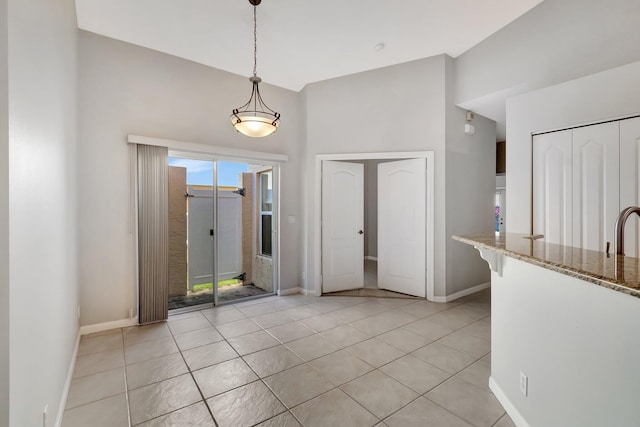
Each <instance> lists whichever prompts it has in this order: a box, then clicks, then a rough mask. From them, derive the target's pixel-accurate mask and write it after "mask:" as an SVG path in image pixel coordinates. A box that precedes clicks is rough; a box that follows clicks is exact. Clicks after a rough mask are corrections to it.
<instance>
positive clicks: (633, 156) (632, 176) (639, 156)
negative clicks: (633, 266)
mask: <svg viewBox="0 0 640 427" xmlns="http://www.w3.org/2000/svg"><path fill="white" fill-rule="evenodd" d="M639 165H640V117H636V118H635V119H628V120H622V121H621V122H620V210H622V209H624V208H626V207H628V206H640V167H639ZM639 224H640V219H639V218H638V217H637V215H633V216H631V217H630V218H629V220H628V221H627V224H626V227H625V233H624V242H625V243H624V252H625V255H628V256H633V257H636V258H637V257H638V256H640V227H639Z"/></svg>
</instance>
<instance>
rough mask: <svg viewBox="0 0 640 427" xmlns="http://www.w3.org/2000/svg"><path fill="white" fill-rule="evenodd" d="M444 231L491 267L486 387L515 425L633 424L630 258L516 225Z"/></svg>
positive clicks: (635, 303) (635, 322) (639, 379)
mask: <svg viewBox="0 0 640 427" xmlns="http://www.w3.org/2000/svg"><path fill="white" fill-rule="evenodd" d="M453 238H454V239H455V240H458V241H460V242H463V243H466V244H469V245H471V246H473V247H475V248H476V249H477V250H478V251H479V252H480V256H482V258H483V259H484V260H485V261H487V263H488V264H489V266H490V268H491V377H490V379H489V387H490V389H491V390H492V391H493V393H494V395H495V396H496V397H497V398H498V400H499V401H500V403H501V404H502V405H503V406H504V408H505V409H506V410H507V412H508V413H509V416H510V417H511V418H512V419H513V420H514V422H515V423H516V425H518V426H545V427H546V426H581V427H584V426H594V427H595V426H605V425H606V426H638V425H640V404H639V403H638V402H640V363H639V362H640V298H638V297H640V285H639V278H640V266H639V260H638V259H636V258H632V257H625V256H616V255H614V254H606V253H602V252H597V251H589V250H582V249H578V248H572V247H569V246H562V245H555V244H551V243H546V242H545V241H544V239H536V238H531V236H526V235H523V234H511V233H507V234H506V235H500V236H495V235H484V236H453ZM460 268H464V266H460Z"/></svg>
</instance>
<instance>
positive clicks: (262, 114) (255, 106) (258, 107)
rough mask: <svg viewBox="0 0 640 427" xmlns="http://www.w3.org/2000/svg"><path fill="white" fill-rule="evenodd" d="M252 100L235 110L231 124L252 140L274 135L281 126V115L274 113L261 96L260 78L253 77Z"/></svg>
mask: <svg viewBox="0 0 640 427" xmlns="http://www.w3.org/2000/svg"><path fill="white" fill-rule="evenodd" d="M249 80H251V82H252V83H253V90H252V91H251V98H249V101H248V102H247V103H246V104H244V105H243V106H242V107H240V108H236V109H235V110H233V113H232V114H231V123H232V124H233V127H234V128H235V129H236V131H238V132H240V133H241V134H243V135H246V136H250V137H252V138H262V137H263V136H268V135H271V134H272V133H274V132H275V131H276V130H277V129H278V125H279V124H280V114H279V113H276V112H275V111H273V110H272V109H271V108H269V107H267V105H266V104H265V103H264V102H263V101H262V97H261V96H260V88H259V86H258V84H259V83H260V81H261V80H260V77H256V76H254V77H251V78H250V79H249Z"/></svg>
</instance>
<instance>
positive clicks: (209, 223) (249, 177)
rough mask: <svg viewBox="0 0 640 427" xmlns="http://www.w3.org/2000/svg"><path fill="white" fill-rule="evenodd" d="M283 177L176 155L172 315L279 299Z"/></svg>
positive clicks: (268, 168)
mask: <svg viewBox="0 0 640 427" xmlns="http://www.w3.org/2000/svg"><path fill="white" fill-rule="evenodd" d="M207 157H209V158H207ZM277 176H278V167H277V165H273V164H256V163H254V162H248V161H238V160H229V159H214V158H211V157H210V156H203V155H198V154H190V153H179V152H170V157H169V211H170V212H169V301H168V305H169V310H178V309H183V308H188V307H193V306H201V305H202V304H214V305H218V304H224V303H228V302H235V301H238V300H244V299H250V298H256V297H260V296H267V295H273V294H274V293H275V290H276V288H277V281H276V275H275V268H274V258H275V257H276V256H277V239H275V238H274V233H275V231H276V230H275V227H274V225H275V224H277V218H278V216H277V215H278V212H277V182H278V181H277Z"/></svg>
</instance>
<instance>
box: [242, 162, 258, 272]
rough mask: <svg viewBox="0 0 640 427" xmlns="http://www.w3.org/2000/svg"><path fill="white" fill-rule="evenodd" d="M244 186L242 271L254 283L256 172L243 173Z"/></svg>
mask: <svg viewBox="0 0 640 427" xmlns="http://www.w3.org/2000/svg"><path fill="white" fill-rule="evenodd" d="M242 187H243V188H244V191H245V193H244V194H245V196H244V197H243V198H242V271H244V273H245V274H246V279H245V283H253V282H254V278H253V254H254V253H255V249H254V247H253V236H255V232H256V230H255V222H254V220H253V218H254V215H253V212H254V211H255V174H253V173H243V174H242Z"/></svg>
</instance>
